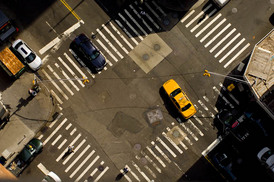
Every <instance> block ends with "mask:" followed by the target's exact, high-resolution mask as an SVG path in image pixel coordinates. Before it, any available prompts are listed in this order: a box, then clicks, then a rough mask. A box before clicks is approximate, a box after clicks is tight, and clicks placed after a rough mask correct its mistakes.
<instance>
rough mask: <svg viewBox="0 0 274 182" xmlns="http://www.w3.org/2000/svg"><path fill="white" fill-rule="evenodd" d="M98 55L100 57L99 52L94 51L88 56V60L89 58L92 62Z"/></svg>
mask: <svg viewBox="0 0 274 182" xmlns="http://www.w3.org/2000/svg"><path fill="white" fill-rule="evenodd" d="M99 55H100V52H99V51H97V50H95V51H93V52H92V54H91V55H90V58H91V59H92V60H94V59H96V58H97V57H98V56H99Z"/></svg>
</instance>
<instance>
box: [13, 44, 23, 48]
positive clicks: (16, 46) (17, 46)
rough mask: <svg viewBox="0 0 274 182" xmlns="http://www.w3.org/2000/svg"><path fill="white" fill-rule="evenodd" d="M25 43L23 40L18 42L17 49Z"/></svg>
mask: <svg viewBox="0 0 274 182" xmlns="http://www.w3.org/2000/svg"><path fill="white" fill-rule="evenodd" d="M22 44H23V42H18V43H17V44H16V45H15V47H14V48H15V49H18V48H19V47H20V46H21V45H22Z"/></svg>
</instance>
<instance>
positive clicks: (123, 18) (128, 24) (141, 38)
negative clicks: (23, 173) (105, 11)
mask: <svg viewBox="0 0 274 182" xmlns="http://www.w3.org/2000/svg"><path fill="white" fill-rule="evenodd" d="M118 15H119V16H120V18H121V19H122V20H123V21H124V22H125V23H126V24H127V26H128V27H129V28H130V29H131V30H132V31H133V32H134V33H135V35H137V37H138V38H139V39H140V40H144V39H143V37H141V36H140V34H139V33H138V32H137V31H136V30H135V28H133V27H132V25H131V24H130V23H129V22H128V21H127V20H126V19H125V17H124V16H123V15H122V14H121V13H118Z"/></svg>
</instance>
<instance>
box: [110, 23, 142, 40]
mask: <svg viewBox="0 0 274 182" xmlns="http://www.w3.org/2000/svg"><path fill="white" fill-rule="evenodd" d="M115 21H116V23H117V24H118V25H119V26H120V27H121V28H122V29H123V31H124V32H125V33H126V34H127V36H128V37H129V38H130V39H131V40H132V41H133V42H134V43H135V44H136V45H138V44H139V43H138V42H137V41H136V40H135V39H134V38H133V36H132V35H131V34H130V33H129V32H128V31H127V29H126V28H125V27H124V26H123V25H122V24H121V23H120V21H119V20H115Z"/></svg>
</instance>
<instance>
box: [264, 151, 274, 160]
mask: <svg viewBox="0 0 274 182" xmlns="http://www.w3.org/2000/svg"><path fill="white" fill-rule="evenodd" d="M271 155H273V153H272V151H271V150H269V151H267V152H266V153H264V155H263V156H262V161H264V162H265V161H266V160H267V159H268V158H269V157H270V156H271Z"/></svg>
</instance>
